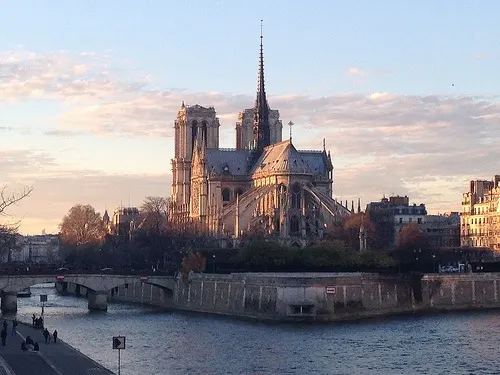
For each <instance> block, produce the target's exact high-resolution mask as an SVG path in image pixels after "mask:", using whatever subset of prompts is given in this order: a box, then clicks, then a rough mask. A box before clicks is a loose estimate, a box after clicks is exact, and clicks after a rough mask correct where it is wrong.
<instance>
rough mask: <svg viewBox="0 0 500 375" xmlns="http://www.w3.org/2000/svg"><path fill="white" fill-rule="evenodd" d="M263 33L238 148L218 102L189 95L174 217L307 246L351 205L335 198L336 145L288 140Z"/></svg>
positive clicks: (181, 116)
mask: <svg viewBox="0 0 500 375" xmlns="http://www.w3.org/2000/svg"><path fill="white" fill-rule="evenodd" d="M260 38H261V39H260V56H259V77H258V88H257V97H256V100H255V105H254V107H253V108H252V109H246V110H244V111H243V112H240V113H239V114H238V121H237V123H236V148H234V149H221V148H219V128H220V123H219V119H218V118H217V116H216V112H215V108H214V107H202V106H200V105H197V104H196V105H194V106H187V105H185V104H184V103H182V105H181V109H180V110H179V112H178V114H177V118H176V119H175V122H174V129H175V154H174V159H172V173H173V181H172V196H171V199H170V208H169V218H170V220H171V221H172V222H175V223H180V224H182V223H184V224H187V223H190V224H191V223H195V224H196V225H197V227H198V228H201V229H202V230H204V231H206V232H207V233H209V234H212V235H216V236H220V237H221V238H227V239H235V240H238V239H240V238H242V237H244V236H246V235H250V234H258V235H264V236H270V237H275V238H276V239H279V240H281V241H282V242H285V243H289V244H293V243H295V244H298V245H300V246H304V245H306V244H307V243H310V241H312V240H314V239H316V238H318V237H320V238H321V237H322V236H323V235H324V234H325V233H327V232H328V231H329V230H331V229H332V228H333V226H334V224H335V223H336V222H338V220H339V219H340V218H342V216H344V215H349V214H350V213H351V211H349V209H348V208H347V207H345V206H343V205H342V204H341V203H340V202H337V201H336V200H335V199H333V165H332V160H331V156H330V152H327V151H326V150H325V147H323V150H317V151H299V150H297V149H296V148H295V146H294V145H293V143H292V138H291V137H290V138H289V139H287V140H285V141H282V128H283V125H282V122H281V120H280V118H279V112H278V111H277V110H272V109H270V108H269V105H268V102H267V97H266V91H265V86H264V59H263V46H262V35H261V37H260Z"/></svg>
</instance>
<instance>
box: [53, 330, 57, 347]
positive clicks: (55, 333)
mask: <svg viewBox="0 0 500 375" xmlns="http://www.w3.org/2000/svg"><path fill="white" fill-rule="evenodd" d="M52 336H54V344H55V343H56V342H57V329H55V330H54V333H53V334H52Z"/></svg>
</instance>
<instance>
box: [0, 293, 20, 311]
mask: <svg viewBox="0 0 500 375" xmlns="http://www.w3.org/2000/svg"><path fill="white" fill-rule="evenodd" d="M1 310H2V312H3V313H5V312H13V311H17V292H2V302H1Z"/></svg>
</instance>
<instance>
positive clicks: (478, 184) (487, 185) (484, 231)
mask: <svg viewBox="0 0 500 375" xmlns="http://www.w3.org/2000/svg"><path fill="white" fill-rule="evenodd" d="M499 182H500V175H495V177H494V178H493V180H491V181H490V180H476V181H471V182H470V185H469V191H468V192H465V193H464V194H463V195H462V211H461V212H460V244H461V246H463V247H482V248H486V247H487V248H490V249H492V250H495V251H499V250H500V207H499V204H498V200H499V198H500V187H499Z"/></svg>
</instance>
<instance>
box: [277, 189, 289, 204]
mask: <svg viewBox="0 0 500 375" xmlns="http://www.w3.org/2000/svg"><path fill="white" fill-rule="evenodd" d="M286 198H287V197H286V186H285V185H283V184H280V187H279V197H278V205H279V207H286V206H287V205H288V203H287V201H286Z"/></svg>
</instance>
